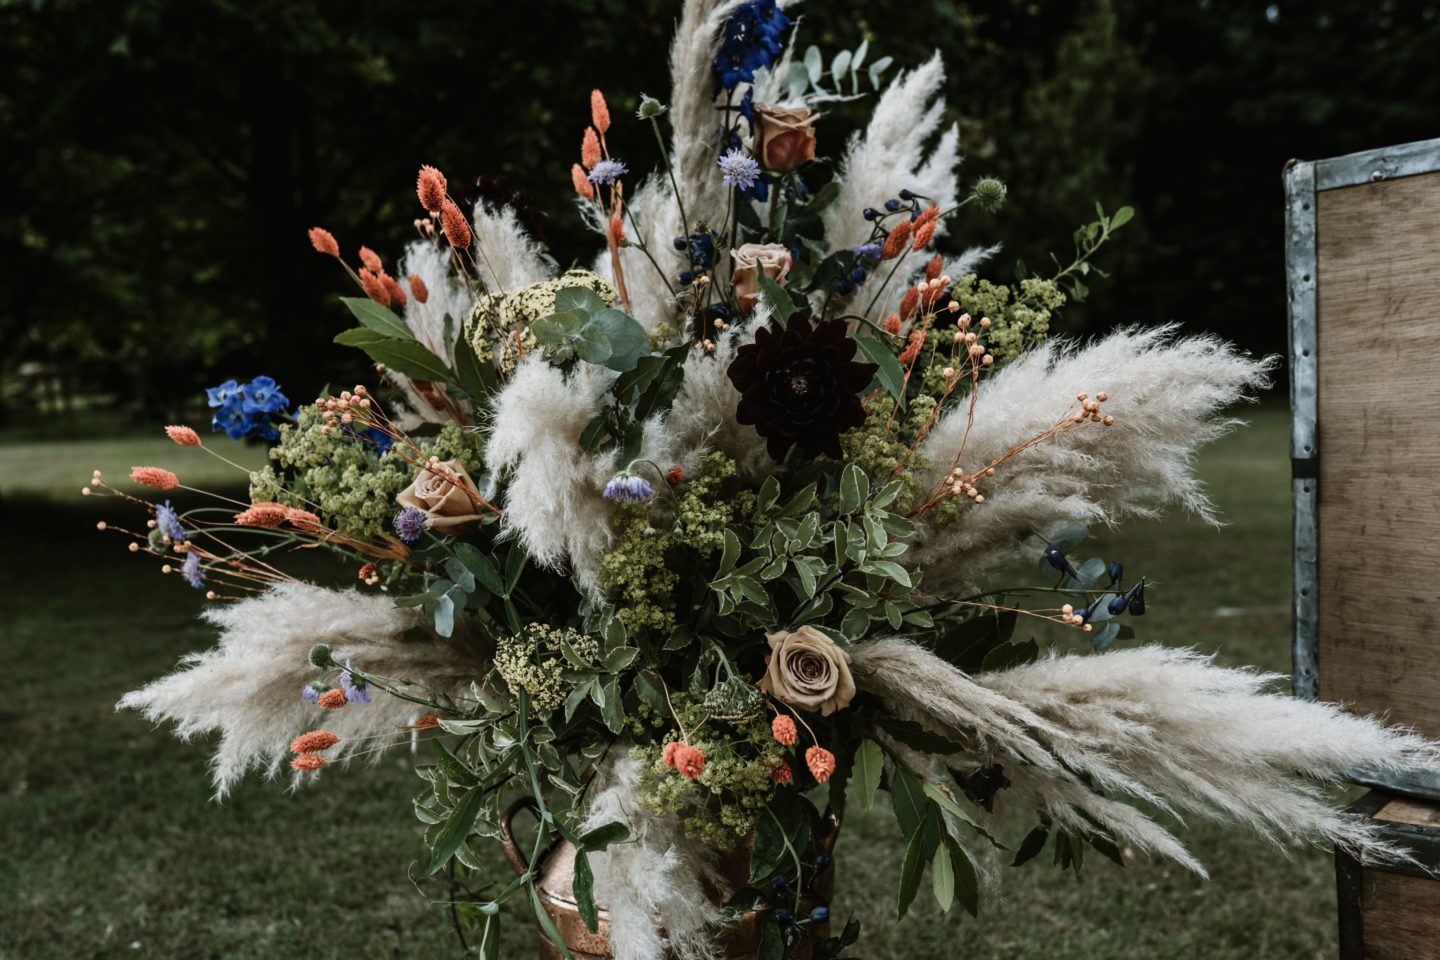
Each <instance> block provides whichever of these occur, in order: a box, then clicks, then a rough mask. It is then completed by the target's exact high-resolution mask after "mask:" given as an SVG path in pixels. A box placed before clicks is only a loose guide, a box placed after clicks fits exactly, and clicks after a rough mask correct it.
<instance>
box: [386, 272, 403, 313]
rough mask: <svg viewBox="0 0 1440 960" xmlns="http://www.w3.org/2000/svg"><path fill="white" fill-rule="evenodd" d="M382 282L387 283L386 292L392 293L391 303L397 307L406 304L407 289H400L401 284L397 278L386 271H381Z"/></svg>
mask: <svg viewBox="0 0 1440 960" xmlns="http://www.w3.org/2000/svg"><path fill="white" fill-rule="evenodd" d="M380 282H381V283H382V284H384V285H385V292H386V293H388V294H390V303H391V305H393V306H396V307H403V306H405V291H404V290H402V289H400V284H398V283H396V282H395V278H394V277H392V276H390V274H388V273H386V272H385V271H383V270H382V271H380Z"/></svg>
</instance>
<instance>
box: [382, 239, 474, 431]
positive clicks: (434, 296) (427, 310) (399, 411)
mask: <svg viewBox="0 0 1440 960" xmlns="http://www.w3.org/2000/svg"><path fill="white" fill-rule="evenodd" d="M450 258H451V253H450V251H449V249H448V248H442V247H441V246H440V245H439V244H437V243H435V242H433V241H429V240H417V241H415V242H414V243H412V244H410V245H409V246H408V247H406V248H405V257H404V259H403V260H402V261H401V263H400V273H401V277H402V280H401V286H402V287H405V288H406V290H407V294H408V295H407V296H406V298H405V306H404V307H403V308H402V309H401V315H402V316H403V317H404V320H405V326H407V327H409V328H410V332H411V333H413V334H414V335H415V339H416V340H418V341H420V342H421V343H422V344H424V345H425V347H426V349H428V350H429V351H430V352H431V353H434V354H435V355H437V356H439V357H442V358H444V360H445V362H446V363H447V364H450V365H452V366H453V365H454V363H455V338H456V337H457V336H458V335H459V333H460V330H461V329H462V328H463V327H464V325H465V318H466V317H468V316H470V311H471V309H472V308H473V307H474V306H475V298H474V296H472V295H471V293H470V288H469V287H468V286H467V285H466V284H463V283H460V282H458V281H457V280H456V279H455V275H454V272H453V270H452V267H451V259H450ZM411 276H413V277H418V278H419V279H420V281H421V282H422V283H424V284H425V289H426V292H427V296H426V298H425V302H424V303H421V302H420V301H419V300H418V299H417V298H416V297H415V296H414V291H412V290H410V289H409V287H408V285H407V284H406V283H405V282H404V279H403V278H406V277H411ZM388 379H389V380H390V381H391V382H392V383H394V384H395V385H396V386H398V387H399V388H400V392H401V393H402V394H404V396H405V403H404V404H403V405H400V404H397V405H396V409H395V410H394V412H393V413H394V418H395V420H396V422H397V423H398V424H399V425H400V427H401V428H402V429H406V430H410V429H413V428H415V427H416V426H418V425H420V424H421V423H440V424H445V423H450V422H452V421H453V420H454V416H453V415H452V413H451V412H450V411H449V410H446V409H439V410H437V409H436V408H435V406H434V404H433V403H431V402H430V401H429V400H427V399H426V398H425V397H424V396H422V395H421V393H420V391H418V390H416V389H415V384H414V383H413V382H412V381H411V380H410V378H409V377H406V376H404V375H402V374H399V373H394V372H393V371H392V372H391V373H390V374H389V375H388ZM452 401H453V402H455V403H456V404H457V405H458V407H459V409H460V410H461V412H462V413H464V414H466V415H467V416H468V414H469V413H470V405H469V404H468V403H466V402H464V401H455V400H453V398H452Z"/></svg>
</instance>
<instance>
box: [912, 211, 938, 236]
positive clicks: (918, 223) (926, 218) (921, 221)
mask: <svg viewBox="0 0 1440 960" xmlns="http://www.w3.org/2000/svg"><path fill="white" fill-rule="evenodd" d="M939 218H940V208H939V207H935V206H930V207H926V208H925V209H924V210H921V211H920V215H919V216H918V217H916V218H915V229H916V230H919V229H920V228H921V227H923V226H925V224H927V223H934V222H935V221H936V220H938V219H939Z"/></svg>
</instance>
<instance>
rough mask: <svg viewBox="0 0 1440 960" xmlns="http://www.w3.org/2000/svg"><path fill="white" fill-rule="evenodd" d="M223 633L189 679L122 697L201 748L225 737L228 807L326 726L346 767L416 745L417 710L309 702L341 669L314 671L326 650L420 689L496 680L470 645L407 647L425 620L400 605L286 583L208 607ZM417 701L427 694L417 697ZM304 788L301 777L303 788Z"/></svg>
mask: <svg viewBox="0 0 1440 960" xmlns="http://www.w3.org/2000/svg"><path fill="white" fill-rule="evenodd" d="M203 616H204V618H205V620H207V621H208V622H209V623H211V624H214V625H215V626H217V627H219V628H220V638H219V642H218V644H217V645H216V646H215V647H214V649H212V650H208V651H205V652H203V653H192V654H189V655H188V656H186V657H184V658H183V659H182V660H181V669H179V670H177V671H175V672H174V673H172V674H170V675H169V676H166V677H162V678H161V679H159V680H156V681H154V682H152V683H150V684H148V685H147V686H145V687H142V688H141V689H139V690H135V691H132V692H130V693H127V694H126V695H125V696H124V697H123V698H121V700H120V703H119V704H118V705H117V709H127V710H139V711H141V712H142V713H144V715H145V716H146V717H147V718H148V719H150V720H153V721H155V722H157V723H159V722H161V721H171V722H173V723H174V724H175V733H176V735H177V736H179V737H180V738H182V739H185V740H189V739H191V738H192V737H195V736H198V735H205V734H209V733H214V732H219V734H220V742H219V743H218V744H217V745H216V748H215V755H214V757H213V758H212V765H213V774H214V780H215V793H216V796H217V797H220V796H224V795H225V794H226V793H228V792H229V790H230V787H231V786H232V785H233V784H234V783H235V782H236V781H237V780H239V779H240V777H242V776H243V775H244V774H245V773H246V772H247V771H249V770H251V769H252V768H258V769H262V770H264V771H265V772H266V774H267V775H269V776H274V775H275V774H276V773H278V772H279V771H280V769H281V765H282V764H283V763H284V762H285V761H286V759H287V758H288V756H289V744H290V741H291V740H292V739H293V738H294V737H296V736H297V735H299V734H301V733H304V732H306V731H307V730H313V729H316V728H322V727H323V728H324V729H326V730H328V731H330V732H331V733H334V734H336V735H337V736H339V737H340V738H341V739H340V744H339V746H338V749H337V750H336V754H335V759H345V758H347V757H349V756H351V755H353V754H355V753H357V752H360V751H369V750H373V749H375V748H377V747H378V746H380V745H381V744H383V743H385V742H386V740H387V739H390V738H393V739H392V742H395V743H399V742H404V741H408V739H409V736H408V734H407V733H406V732H405V730H404V727H405V726H406V725H407V724H409V723H412V722H413V721H414V720H415V719H416V718H417V717H418V716H419V713H420V710H419V709H418V708H417V707H416V705H415V704H413V703H409V702H407V701H404V700H401V699H399V698H398V697H390V696H387V695H386V694H384V693H382V692H380V691H378V690H375V691H374V692H373V693H372V696H373V697H374V699H373V700H372V701H371V702H370V703H351V704H348V705H346V706H345V707H343V708H341V709H339V710H325V709H322V708H320V707H317V706H316V705H315V704H313V703H308V702H306V701H305V700H302V699H301V697H300V692H301V688H302V687H304V685H305V684H306V683H309V682H310V681H312V680H320V679H324V678H326V677H331V678H332V679H333V677H332V676H331V675H333V674H334V672H335V671H334V670H330V671H325V670H322V669H320V668H318V667H315V666H313V665H312V664H311V663H310V661H309V658H308V654H309V652H310V648H311V646H312V645H314V644H316V643H327V644H329V645H330V648H331V651H332V654H333V656H334V657H335V659H336V660H337V661H339V662H341V663H343V662H345V661H347V660H349V661H352V662H353V663H354V664H355V666H356V668H357V669H362V670H365V671H367V672H371V673H376V674H380V675H383V676H391V677H402V676H403V677H406V678H408V679H413V680H415V681H417V682H419V683H421V684H424V685H425V686H427V687H429V688H430V689H432V690H436V691H444V692H452V691H454V690H455V689H457V688H458V687H461V686H463V685H466V684H468V683H469V682H470V681H471V680H473V679H475V678H476V677H479V676H481V675H482V674H483V673H484V670H485V666H484V664H483V662H482V661H481V659H480V657H479V655H478V654H477V652H476V651H475V650H474V649H471V648H468V647H467V646H466V645H465V644H463V643H461V642H460V641H459V640H455V641H446V640H437V641H435V642H433V643H418V642H415V641H413V640H407V639H404V638H403V637H402V634H404V633H405V631H406V630H408V629H410V628H411V627H413V626H415V625H416V624H417V623H418V622H419V620H418V616H417V614H416V612H415V610H413V609H402V608H399V607H396V606H395V604H394V602H393V600H392V599H391V598H390V597H387V596H382V595H364V594H360V593H357V592H356V591H354V590H330V589H326V588H323V587H317V586H314V585H312V584H305V583H284V584H279V585H277V586H274V587H271V588H270V589H269V590H267V591H266V592H265V593H263V594H260V595H259V596H256V597H252V598H250V599H248V600H241V601H239V602H237V603H233V604H230V605H228V606H214V607H209V608H207V609H206V611H205V613H204V614H203ZM411 692H412V693H414V694H416V695H420V694H421V693H423V690H422V689H419V688H417V689H415V690H413V691H411ZM297 781H298V778H297Z"/></svg>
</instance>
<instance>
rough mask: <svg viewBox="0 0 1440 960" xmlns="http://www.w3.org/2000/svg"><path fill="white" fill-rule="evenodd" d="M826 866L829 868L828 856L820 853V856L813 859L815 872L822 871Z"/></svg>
mask: <svg viewBox="0 0 1440 960" xmlns="http://www.w3.org/2000/svg"><path fill="white" fill-rule="evenodd" d="M828 866H830V854H828V853H822V854H820V856H818V857H816V858H815V869H816V870H824V869H825V868H826V867H828Z"/></svg>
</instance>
